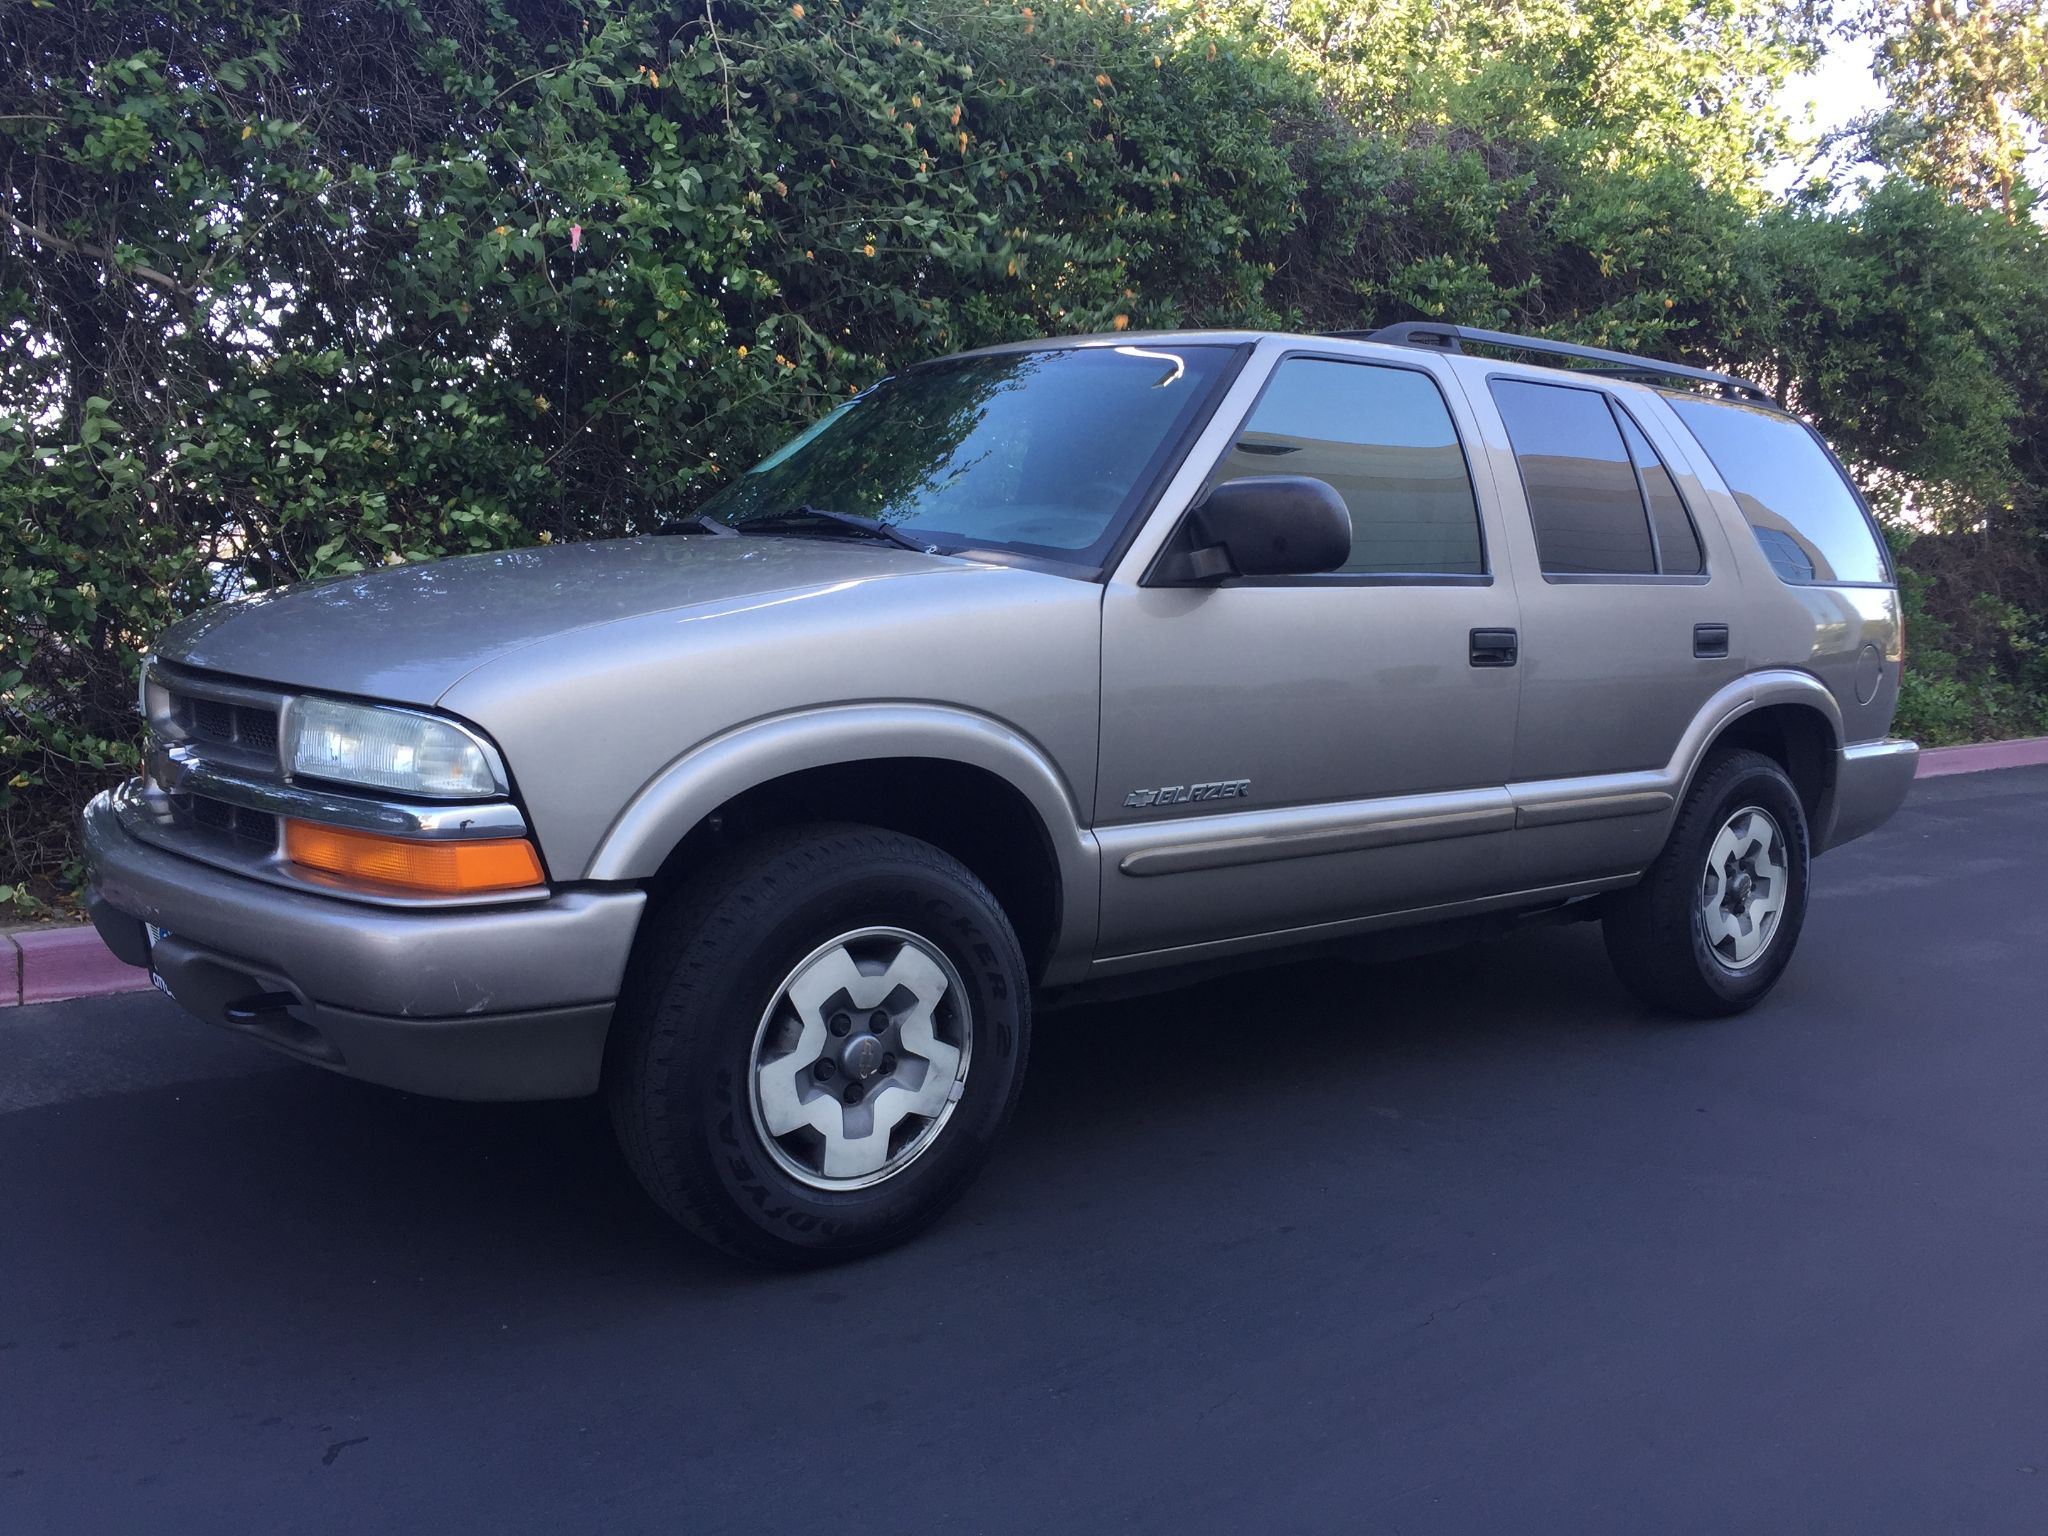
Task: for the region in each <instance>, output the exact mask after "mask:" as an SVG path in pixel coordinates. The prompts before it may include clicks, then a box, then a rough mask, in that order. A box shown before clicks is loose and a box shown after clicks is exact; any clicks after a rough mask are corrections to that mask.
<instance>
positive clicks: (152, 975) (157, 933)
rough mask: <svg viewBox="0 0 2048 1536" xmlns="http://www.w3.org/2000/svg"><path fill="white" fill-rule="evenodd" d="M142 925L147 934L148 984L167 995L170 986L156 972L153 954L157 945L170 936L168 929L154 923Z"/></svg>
mask: <svg viewBox="0 0 2048 1536" xmlns="http://www.w3.org/2000/svg"><path fill="white" fill-rule="evenodd" d="M142 926H143V928H144V930H145V931H146V932H147V933H148V934H149V949H150V957H151V958H150V965H149V984H150V985H151V986H152V987H155V988H156V989H157V991H159V992H161V993H163V995H164V996H165V997H169V996H170V995H171V989H170V987H169V986H168V985H167V984H166V983H165V981H164V979H163V977H161V976H159V975H157V973H156V959H155V956H156V947H157V945H159V944H161V943H162V942H163V941H164V940H165V939H168V938H169V937H170V936H171V935H170V931H169V930H168V929H165V928H159V927H158V926H157V925H156V924H155V923H144V924H143V925H142Z"/></svg>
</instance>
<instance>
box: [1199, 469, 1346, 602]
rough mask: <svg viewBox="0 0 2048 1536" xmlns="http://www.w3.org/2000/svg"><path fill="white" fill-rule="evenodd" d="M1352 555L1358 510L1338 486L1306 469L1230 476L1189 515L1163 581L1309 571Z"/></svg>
mask: <svg viewBox="0 0 2048 1536" xmlns="http://www.w3.org/2000/svg"><path fill="white" fill-rule="evenodd" d="M1350 558H1351V512H1350V509H1349V508H1347V507H1346V506H1345V505H1344V498H1343V497H1342V496H1339V495H1338V494H1337V492H1336V489H1335V488H1334V487H1333V486H1331V485H1329V484H1327V483H1326V482H1324V481H1321V480H1313V479H1311V478H1309V477H1308V476H1307V475H1251V476H1247V477H1246V478H1244V479H1242V480H1226V481H1224V482H1223V483H1222V484H1221V485H1219V486H1217V487H1216V488H1215V489H1213V490H1212V491H1210V492H1209V494H1208V496H1207V497H1206V498H1205V499H1204V500H1203V501H1202V503H1201V505H1200V506H1198V507H1196V508H1195V509H1194V511H1193V512H1191V513H1190V514H1189V515H1188V518H1187V521H1186V522H1185V523H1183V524H1182V525H1181V531H1180V536H1179V538H1178V539H1177V540H1176V547H1175V548H1174V550H1173V551H1172V552H1171V553H1169V554H1168V556H1167V557H1166V559H1165V560H1163V561H1162V562H1161V563H1160V567H1159V579H1160V580H1162V581H1163V582H1165V583H1167V584H1170V585H1174V586H1182V585H1190V584H1196V583H1204V582H1212V581H1221V580H1223V579H1224V578H1225V577H1229V576H1310V575H1314V574H1316V573H1318V572H1321V571H1334V570H1337V569H1339V568H1340V567H1342V565H1343V564H1344V562H1345V561H1346V560H1348V559H1350Z"/></svg>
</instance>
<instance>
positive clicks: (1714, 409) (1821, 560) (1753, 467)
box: [1666, 396, 1891, 586]
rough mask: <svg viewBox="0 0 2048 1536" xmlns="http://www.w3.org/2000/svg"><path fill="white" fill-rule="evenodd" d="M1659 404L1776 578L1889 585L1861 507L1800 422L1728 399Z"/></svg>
mask: <svg viewBox="0 0 2048 1536" xmlns="http://www.w3.org/2000/svg"><path fill="white" fill-rule="evenodd" d="M1666 398H1667V399H1669V400H1670V402H1671V408H1672V409H1673V410H1674V411H1676V412H1677V413H1678V417H1679V420H1681V421H1683V422H1684V423H1685V425H1686V428H1687V430H1689V431H1690V432H1691V433H1692V435H1693V436H1694V437H1695V438H1696V439H1698V441H1699V445H1700V446H1701V447H1702V448H1704V449H1705V450H1706V452H1707V457H1708V458H1709V459H1711V460H1713V463H1714V468H1715V469H1717V470H1719V471H1720V472H1721V478H1722V479H1723V480H1725V481H1727V482H1728V489H1729V490H1731V491H1733V492H1734V493H1735V501H1736V504H1737V505H1738V506H1740V507H1741V508H1742V515H1743V517H1744V518H1745V519H1746V520H1747V521H1748V523H1749V526H1750V531H1751V532H1752V533H1754V534H1755V535H1756V541H1757V543H1758V544H1759V545H1760V546H1761V547H1762V549H1763V552H1764V555H1765V557H1766V558H1767V559H1768V560H1769V561H1770V562H1771V569H1772V570H1774V571H1776V572H1777V573H1778V578H1779V580H1781V581H1786V582H1790V583H1792V584H1793V585H1795V586H1824V585H1827V584H1830V583H1834V582H1887V581H1889V580H1891V573H1890V571H1889V570H1888V569H1887V567H1886V564H1885V558H1884V547H1883V545H1882V544H1880V543H1879V541H1878V537H1877V530H1876V529H1875V528H1873V527H1872V526H1871V523H1870V518H1869V517H1868V516H1867V515H1866V514H1865V513H1864V510H1863V504H1862V503H1861V502H1860V501H1859V500H1857V497H1856V493H1855V491H1854V490H1852V489H1851V488H1850V485H1849V482H1848V481H1847V480H1846V479H1844V478H1843V476H1842V472H1841V470H1839V469H1838V468H1836V467H1835V462H1834V460H1833V459H1832V458H1830V457H1829V456H1828V453H1827V450H1826V449H1825V448H1823V447H1822V446H1821V443H1820V439H1819V438H1818V437H1816V436H1815V435H1814V434H1813V432H1812V431H1811V430H1809V429H1808V428H1807V427H1806V426H1805V425H1804V424H1803V423H1801V422H1799V421H1796V420H1794V419H1793V418H1792V417H1790V416H1782V415H1779V414H1778V413H1777V412H1775V411H1765V410H1759V409H1757V408H1756V407H1755V406H1748V405H1738V404H1736V403H1735V402H1734V401H1729V400H1706V399H1701V398H1699V397H1697V396H1686V397H1679V396H1667V397H1666Z"/></svg>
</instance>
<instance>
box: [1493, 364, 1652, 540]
mask: <svg viewBox="0 0 2048 1536" xmlns="http://www.w3.org/2000/svg"><path fill="white" fill-rule="evenodd" d="M1493 399H1494V404H1495V405H1497V406H1498V407H1499V408H1500V414H1501V419H1502V420H1503V421H1505V422H1506V423H1507V429H1508V440H1509V442H1510V443H1512V444H1513V446H1514V450H1515V462H1516V464H1517V465H1518V466H1520V468H1521V471H1522V488H1523V490H1524V491H1525V492H1526V493H1527V495H1528V499H1529V517H1530V519H1531V521H1532V522H1534V524H1535V527H1536V552H1537V554H1538V556H1539V557H1540V558H1541V560H1542V564H1543V569H1544V571H1545V572H1547V573H1550V574H1555V575H1561V576H1573V575H1623V576H1649V575H1654V574H1655V573H1656V570H1657V552H1656V546H1655V545H1654V544H1652V543H1651V541H1650V523H1649V518H1648V516H1647V514H1646V511H1645V509H1644V506H1643V494H1642V489H1641V487H1640V486H1639V485H1638V483H1637V481H1636V471H1635V465H1634V463H1633V462H1632V461H1631V460H1630V458H1629V452H1628V448H1627V446H1626V445H1625V444H1624V443H1623V442H1622V437H1621V428H1620V426H1619V425H1618V424H1617V423H1616V422H1615V419H1614V413H1613V412H1612V411H1610V410H1609V409H1608V408H1607V397H1606V395H1604V394H1602V393H1601V392H1600V391H1598V390H1592V389H1578V388H1575V387H1573V386H1571V385H1559V384H1537V383H1532V382H1530V381H1528V380H1525V379H1495V380H1494V381H1493Z"/></svg>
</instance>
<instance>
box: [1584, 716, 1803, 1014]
mask: <svg viewBox="0 0 2048 1536" xmlns="http://www.w3.org/2000/svg"><path fill="white" fill-rule="evenodd" d="M1807 862H1808V850H1807V829H1806V811H1805V807H1804V806H1803V805H1801V803H1800V800H1799V793H1798V791H1797V790H1796V789H1794V788H1793V786H1792V781H1791V780H1790V779H1788V778H1786V776H1785V771H1784V770H1783V769H1782V768H1780V767H1779V766H1778V765H1777V764H1776V763H1774V762H1772V761H1771V760H1770V759H1769V758H1767V757H1765V756H1763V755H1762V754H1761V753H1758V752H1746V751H1742V752H1729V753H1725V754H1723V755H1721V756H1718V757H1715V758H1713V759H1711V760H1709V761H1708V763H1707V764H1706V765H1705V766H1704V767H1703V768H1702V769H1701V771H1700V774H1699V777H1698V779H1697V781H1696V782H1695V783H1694V785H1693V788H1692V790H1691V792H1690V793H1689V794H1688V795H1687V796H1686V799H1685V804H1684V805H1683V806H1682V807H1680V809H1679V813H1678V819H1677V821H1676V822H1675V823H1674V824H1673V826H1672V830H1671V837H1670V840H1669V841H1668V842H1666V844H1665V845H1664V851H1663V852H1662V853H1661V854H1659V855H1658V857H1657V860H1656V862H1655V863H1653V864H1652V865H1651V866H1650V868H1649V871H1648V872H1647V873H1646V874H1645V875H1644V876H1643V879H1642V881H1641V883H1640V884H1638V885H1636V886H1634V887H1632V888H1631V889H1629V890H1626V891H1620V892H1617V893H1616V894H1615V895H1613V896H1610V897H1608V898H1607V905H1606V909H1605V913H1604V923H1603V927H1604V930H1605V936H1606V940H1607V953H1608V956H1609V958H1610V959H1611V960H1612V961H1613V962H1614V968H1615V970H1616V971H1617V972H1618V973H1619V974H1620V976H1621V979H1622V981H1623V982H1624V983H1625V984H1626V985H1627V986H1628V988H1629V990H1631V991H1632V992H1634V993H1635V994H1636V995H1637V996H1638V997H1640V998H1642V999H1643V1001H1645V1002H1647V1003H1651V1004H1654V1005H1656V1006H1657V1007H1660V1008H1669V1009H1672V1010H1674V1011H1675V1012H1679V1013H1689V1014H1694V1015H1697V1016H1701V1017H1712V1016H1715V1015H1719V1014H1729V1013H1739V1012H1741V1011H1742V1010H1743V1009H1745V1008H1749V1007H1752V1006H1754V1005H1755V1004H1756V1003H1757V1002H1759V1001H1760V1000H1761V999H1762V998H1763V996H1764V995H1765V994H1766V993H1767V992H1769V991H1770V990H1771V988H1772V987H1773V986H1775V985H1777V982H1778V978H1779V977H1780V976H1781V975H1783V974H1784V970H1785V967H1786V965H1787V964H1788V963H1789V962H1790V961H1791V959H1792V951H1793V948H1794V946H1795V945H1797V943H1798V942H1799V930H1800V927H1801V925H1802V924H1803V923H1804V922H1805V919H1806V875H1807Z"/></svg>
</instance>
